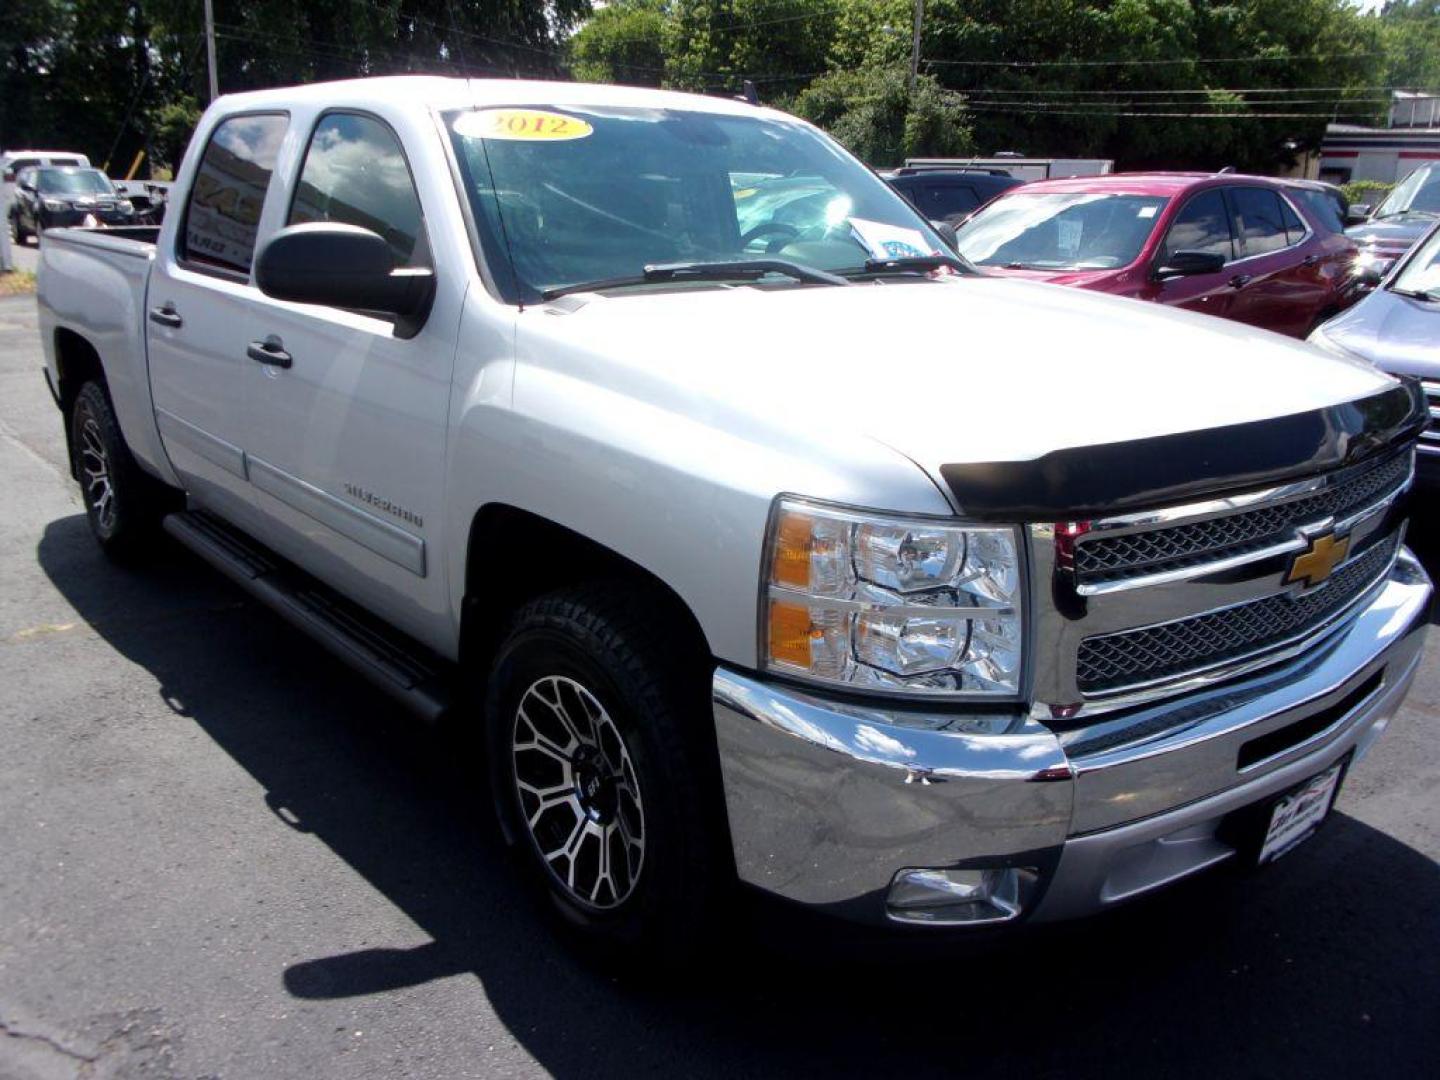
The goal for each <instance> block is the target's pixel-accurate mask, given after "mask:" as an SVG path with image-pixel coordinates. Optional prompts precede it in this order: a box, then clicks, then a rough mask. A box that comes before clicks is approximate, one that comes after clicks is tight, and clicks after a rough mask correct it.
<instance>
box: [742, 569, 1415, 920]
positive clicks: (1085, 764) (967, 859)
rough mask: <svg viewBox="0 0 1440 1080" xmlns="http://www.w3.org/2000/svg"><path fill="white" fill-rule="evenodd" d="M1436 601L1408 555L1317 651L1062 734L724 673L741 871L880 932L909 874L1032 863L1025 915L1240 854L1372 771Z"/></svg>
mask: <svg viewBox="0 0 1440 1080" xmlns="http://www.w3.org/2000/svg"><path fill="white" fill-rule="evenodd" d="M1430 595H1431V586H1430V581H1429V579H1428V578H1427V577H1426V575H1425V571H1424V569H1423V568H1422V567H1421V566H1420V564H1419V562H1418V561H1417V560H1416V559H1415V558H1414V556H1412V555H1411V554H1410V553H1409V552H1408V551H1405V550H1402V551H1401V554H1400V556H1399V558H1398V560H1397V561H1396V564H1395V566H1394V568H1393V569H1392V571H1391V573H1390V576H1389V578H1388V579H1387V580H1386V581H1385V583H1384V584H1383V585H1382V586H1381V587H1380V589H1379V590H1378V591H1377V593H1376V594H1375V597H1374V599H1373V600H1372V601H1371V602H1370V603H1369V604H1368V605H1367V606H1366V607H1365V608H1364V609H1362V610H1361V611H1360V612H1359V613H1358V614H1357V615H1355V616H1354V617H1353V618H1351V619H1350V620H1349V621H1347V622H1346V623H1345V624H1344V625H1343V626H1341V627H1340V628H1338V629H1337V630H1336V631H1335V632H1334V633H1333V634H1332V635H1331V636H1330V637H1328V638H1326V639H1324V640H1323V641H1321V642H1319V643H1318V644H1317V645H1316V646H1315V647H1314V648H1312V649H1311V650H1309V651H1308V652H1306V653H1305V654H1303V655H1301V656H1299V657H1296V658H1294V659H1291V660H1289V661H1287V662H1285V663H1283V664H1280V665H1277V666H1275V667H1272V668H1269V669H1267V670H1265V671H1263V672H1261V673H1258V674H1255V675H1251V676H1248V677H1245V678H1243V679H1237V680H1235V681H1232V682H1228V683H1224V684H1221V685H1219V686H1215V687H1212V688H1209V689H1207V690H1204V691H1199V692H1196V693H1192V694H1188V695H1184V696H1181V697H1178V698H1174V699H1171V700H1168V701H1165V702H1162V703H1158V704H1156V705H1153V706H1150V707H1147V708H1139V709H1134V710H1130V711H1127V712H1125V713H1124V714H1122V715H1115V716H1105V717H1102V718H1100V719H1099V720H1097V721H1096V722H1095V723H1093V724H1090V725H1089V726H1087V727H1084V728H1082V729H1078V730H1075V731H1064V732H1059V733H1057V732H1053V731H1051V730H1050V728H1048V727H1047V726H1045V725H1044V724H1042V723H1040V722H1039V721H1038V720H1035V719H1033V718H1031V717H1030V716H1028V715H1026V714H1022V713H1019V712H1017V711H1015V710H1014V709H1011V710H1009V711H1005V710H1001V711H979V710H970V711H960V712H956V711H943V712H942V711H938V710H933V709H930V710H927V709H924V708H921V709H916V710H902V709H898V708H894V707H882V706H878V705H870V704H854V703H843V702H837V701H834V700H828V699H824V698H821V697H818V696H812V695H810V694H807V693H805V692H802V691H798V690H795V689H793V688H790V687H787V686H781V685H778V684H775V683H770V682H765V681H761V680H757V679H754V678H751V677H749V676H744V675H740V674H737V673H736V672H733V671H730V670H727V669H724V668H721V669H719V670H717V671H716V673H715V679H714V713H715V723H716V729H717V734H718V739H719V747H720V758H721V768H722V772H723V776H724V785H725V798H726V805H727V808H728V811H729V818H730V832H731V837H732V841H733V843H734V850H735V862H736V866H737V869H738V871H739V874H740V877H741V878H742V879H743V880H744V881H747V882H749V883H751V884H753V885H756V886H759V887H761V888H762V889H766V890H768V891H770V892H774V893H777V894H779V895H781V896H784V897H787V898H789V899H791V900H795V901H798V902H800V903H803V904H807V905H812V906H816V907H821V908H825V909H827V910H830V911H833V912H834V913H836V914H839V915H843V916H847V917H850V918H855V919H859V920H862V921H870V922H878V921H885V920H886V919H887V917H888V918H891V919H895V918H902V916H900V915H897V913H896V912H895V911H893V910H892V909H890V908H889V907H887V895H888V894H889V892H890V889H891V885H892V882H893V881H894V879H895V875H896V873H897V872H898V871H900V870H903V869H907V868H927V869H929V868H948V869H961V868H980V867H983V868H987V869H991V868H1003V867H1009V868H1021V870H1022V874H1023V877H1024V879H1025V880H1026V881H1027V882H1030V883H1032V884H1030V885H1028V886H1027V891H1026V892H1025V894H1024V896H1023V899H1022V902H1021V903H1020V905H1019V906H1018V909H1017V910H1016V912H1015V917H1018V918H1031V919H1036V920H1050V919H1062V918H1071V917H1075V916H1079V915H1084V914H1087V913H1090V912H1093V911H1097V910H1100V909H1102V908H1105V907H1107V906H1109V905H1111V904H1114V903H1118V902H1120V901H1123V900H1127V899H1129V898H1131V897H1134V896H1138V895H1140V894H1142V893H1145V892H1148V891H1150V890H1152V889H1155V888H1158V887H1160V886H1162V885H1165V884H1168V883H1169V882H1172V881H1175V880H1177V879H1179V878H1181V877H1185V876H1186V875H1188V874H1191V873H1194V872H1196V871H1198V870H1202V869H1204V868H1205V867H1208V866H1212V865H1214V864H1216V863H1219V862H1222V861H1224V860H1225V859H1228V858H1230V857H1231V856H1232V855H1234V854H1235V851H1236V849H1235V848H1234V847H1233V846H1231V845H1230V844H1229V843H1227V842H1226V840H1225V839H1224V836H1225V833H1224V830H1223V829H1222V824H1223V822H1224V821H1225V820H1226V818H1227V816H1228V815H1231V814H1232V813H1233V812H1234V811H1236V810H1238V809H1241V808H1243V807H1246V806H1250V805H1253V804H1255V803H1257V802H1259V801H1261V800H1265V799H1268V798H1271V797H1273V796H1276V795H1278V794H1280V793H1282V792H1284V791H1286V790H1287V789H1289V788H1291V787H1293V786H1294V785H1296V784H1298V783H1300V782H1301V781H1303V780H1305V779H1307V778H1308V777H1310V776H1312V775H1314V774H1316V773H1319V772H1321V771H1323V770H1324V769H1325V768H1327V767H1328V766H1329V765H1330V764H1332V763H1334V762H1335V761H1338V760H1339V759H1341V758H1342V757H1344V756H1345V755H1347V754H1349V753H1350V752H1351V751H1352V750H1354V752H1355V758H1356V759H1357V760H1358V759H1359V758H1360V757H1361V756H1362V755H1363V754H1364V753H1365V752H1366V750H1368V749H1369V747H1370V745H1371V744H1372V743H1373V742H1374V740H1375V739H1376V738H1377V737H1378V736H1379V735H1380V733H1381V732H1382V731H1383V730H1384V727H1385V725H1386V723H1387V722H1388V720H1389V718H1390V717H1391V716H1392V715H1393V714H1394V712H1395V710H1396V709H1397V708H1398V707H1399V704H1400V702H1401V700H1402V699H1403V697H1404V696H1405V692H1406V690H1407V689H1408V688H1409V685H1410V682H1411V680H1412V679H1413V677H1414V674H1415V669H1416V667H1417V666H1418V664H1419V661H1420V652H1421V646H1422V644H1423V641H1424V632H1425V626H1426V622H1427V619H1428V615H1429V609H1430ZM1264 736H1270V738H1268V739H1264V738H1262V737H1264ZM904 921H913V920H909V919H904ZM935 921H939V922H944V920H935ZM990 921H996V920H990Z"/></svg>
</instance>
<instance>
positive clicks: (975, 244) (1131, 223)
mask: <svg viewBox="0 0 1440 1080" xmlns="http://www.w3.org/2000/svg"><path fill="white" fill-rule="evenodd" d="M1166 202H1167V200H1166V199H1164V198H1161V197H1159V196H1155V195H1112V194H1109V193H1106V192H1065V193H1059V192H1056V193H1050V194H1041V193H1030V194H1020V195H1007V196H1005V197H1004V198H1001V199H997V200H996V201H995V202H993V203H991V204H990V205H989V206H987V207H985V208H984V209H983V210H981V211H980V212H979V213H977V214H976V215H975V216H974V217H973V218H971V219H970V220H969V222H967V223H966V224H965V226H964V227H963V228H961V230H960V237H959V248H960V254H961V255H964V256H965V258H967V259H969V260H970V261H971V262H972V263H975V264H976V265H978V266H999V267H1006V268H1009V269H1013V270H1108V269H1112V268H1114V267H1117V266H1128V265H1129V264H1130V263H1132V262H1134V261H1135V258H1136V256H1137V255H1139V254H1140V249H1141V248H1142V247H1144V246H1145V241H1146V239H1147V238H1149V236H1150V233H1151V231H1152V230H1153V229H1154V228H1155V222H1156V220H1157V219H1158V217H1159V214H1160V209H1161V207H1163V206H1164V205H1165V203H1166Z"/></svg>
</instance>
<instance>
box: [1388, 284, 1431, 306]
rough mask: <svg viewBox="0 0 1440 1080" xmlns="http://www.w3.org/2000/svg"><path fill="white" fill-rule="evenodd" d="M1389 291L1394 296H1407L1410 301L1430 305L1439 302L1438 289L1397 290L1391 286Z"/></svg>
mask: <svg viewBox="0 0 1440 1080" xmlns="http://www.w3.org/2000/svg"><path fill="white" fill-rule="evenodd" d="M1389 291H1390V292H1392V293H1394V294H1395V295H1396V296H1408V297H1410V299H1412V300H1428V301H1430V303H1432V304H1433V303H1437V302H1440V289H1429V290H1426V289H1397V288H1395V287H1394V286H1393V285H1392V286H1391V287H1390V290H1389Z"/></svg>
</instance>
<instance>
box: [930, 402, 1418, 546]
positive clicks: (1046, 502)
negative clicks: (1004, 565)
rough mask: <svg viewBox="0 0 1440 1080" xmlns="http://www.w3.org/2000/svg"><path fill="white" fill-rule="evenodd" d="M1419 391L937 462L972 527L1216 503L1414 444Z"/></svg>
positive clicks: (1079, 518) (1084, 518) (1074, 518)
mask: <svg viewBox="0 0 1440 1080" xmlns="http://www.w3.org/2000/svg"><path fill="white" fill-rule="evenodd" d="M1429 416H1430V413H1429V409H1428V408H1427V406H1426V403H1425V395H1424V393H1422V391H1421V389H1420V384H1419V383H1418V382H1417V381H1415V380H1413V379H1404V380H1402V382H1401V383H1400V385H1398V386H1394V387H1391V388H1390V389H1388V390H1383V391H1381V392H1380V393H1378V394H1373V395H1371V396H1370V397H1366V398H1361V399H1359V400H1358V401H1347V402H1344V403H1343V404H1340V405H1331V406H1329V407H1327V408H1324V409H1315V410H1312V411H1310V412H1303V413H1291V414H1290V415H1288V416H1277V417H1275V418H1273V419H1269V420H1255V421H1251V422H1249V423H1245V424H1232V425H1229V426H1227V427H1220V428H1207V429H1204V430H1202V431H1185V432H1180V433H1178V434H1174V435H1157V436H1155V437H1153V438H1148V439H1135V440H1132V441H1129V442H1117V443H1102V444H1100V445H1098V446H1082V447H1076V448H1074V449H1070V450H1056V451H1053V452H1052V453H1049V454H1046V455H1044V456H1043V457H1039V458H1036V459H1034V460H1032V461H994V462H987V463H983V464H973V465H942V466H941V467H940V475H941V476H943V477H944V478H945V482H946V483H947V484H948V485H949V487H950V491H951V492H952V493H953V494H954V496H955V500H956V502H957V503H958V504H959V507H960V511H961V513H962V514H964V515H965V516H966V517H967V518H971V519H973V520H976V521H1083V520H1086V519H1089V518H1095V517H1105V516H1107V515H1110V514H1117V513H1127V512H1130V511H1134V510H1146V509H1151V508H1155V507H1160V506H1167V505H1173V504H1175V503H1183V502H1187V501H1195V500H1196V499H1200V498H1211V497H1220V496H1224V495H1227V494H1233V493H1236V492H1240V491H1244V490H1247V489H1250V488H1256V487H1263V486H1265V485H1267V484H1278V483H1283V482H1285V481H1288V480H1296V479H1299V478H1301V477H1304V476H1310V475H1313V474H1315V473H1320V472H1328V471H1329V470H1331V469H1338V468H1341V467H1342V466H1345V465H1353V464H1355V463H1356V462H1359V461H1361V460H1363V459H1365V458H1367V457H1370V456H1371V455H1373V454H1377V453H1380V452H1381V451H1383V450H1385V449H1387V448H1389V447H1393V446H1397V445H1399V444H1401V443H1403V442H1405V441H1408V440H1413V439H1415V438H1416V437H1417V436H1418V435H1419V433H1420V431H1421V429H1422V428H1424V426H1425V424H1426V422H1427V421H1428V420H1429Z"/></svg>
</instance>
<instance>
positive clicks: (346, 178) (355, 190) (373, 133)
mask: <svg viewBox="0 0 1440 1080" xmlns="http://www.w3.org/2000/svg"><path fill="white" fill-rule="evenodd" d="M308 221H337V222H341V223H343V224H346V225H357V226H359V227H360V228H362V229H369V230H370V231H371V232H374V233H378V234H379V235H380V236H383V237H384V238H385V240H386V242H387V243H389V245H390V247H391V250H393V251H394V253H395V261H396V265H398V266H404V267H419V266H426V267H428V266H429V265H430V253H429V250H428V245H427V244H426V243H425V230H424V219H423V215H422V214H421V212H420V196H419V195H417V194H416V192H415V183H414V181H413V180H412V179H411V177H410V167H409V165H407V164H406V161H405V153H404V151H403V150H401V148H400V141H399V140H398V139H397V138H396V137H395V133H394V132H393V131H391V130H390V128H389V127H388V126H386V125H385V124H384V123H382V122H381V121H379V120H376V119H374V118H373V117H369V116H363V115H360V114H357V113H331V114H330V115H329V116H326V117H323V118H322V119H321V121H320V123H319V125H317V126H316V128H315V134H314V135H313V136H311V138H310V146H309V148H308V149H307V150H306V152H305V164H304V166H303V167H302V168H301V170H300V183H299V184H298V185H297V186H296V189H295V201H294V202H293V203H292V204H291V206H290V218H289V221H288V222H287V224H290V225H297V224H301V223H304V222H308Z"/></svg>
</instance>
